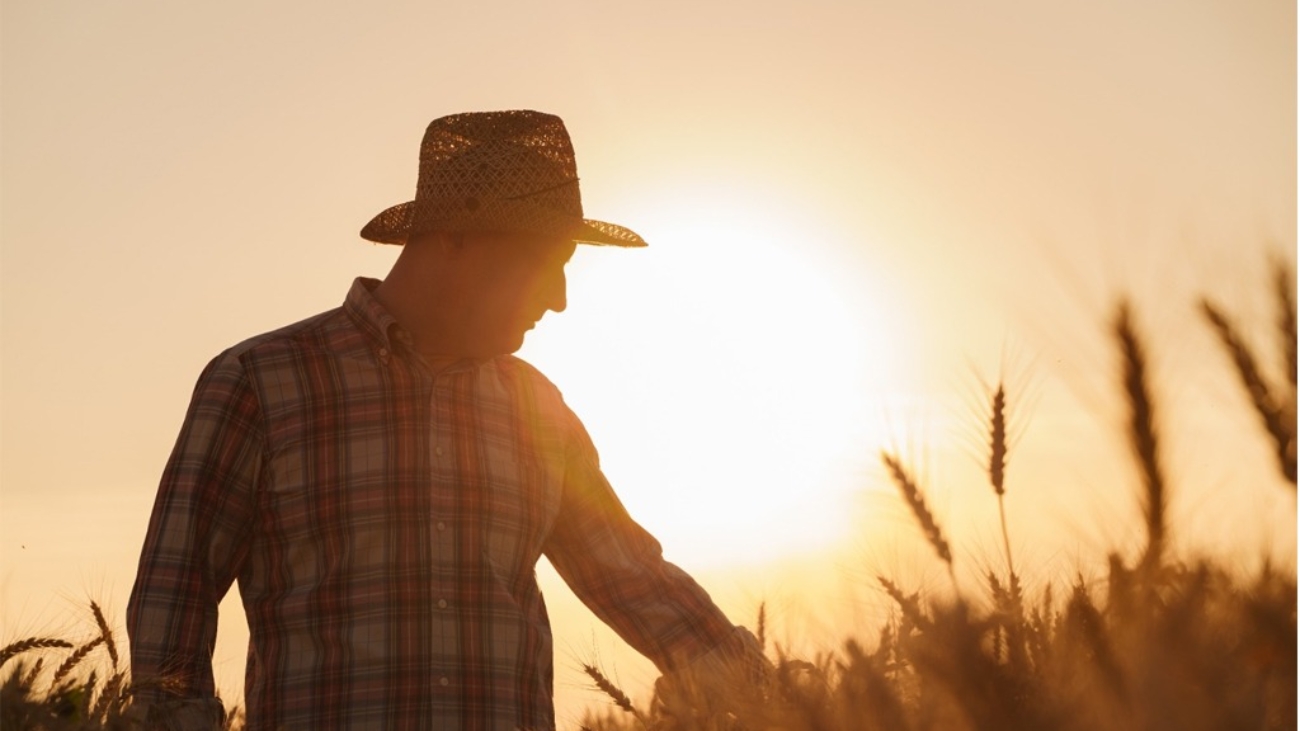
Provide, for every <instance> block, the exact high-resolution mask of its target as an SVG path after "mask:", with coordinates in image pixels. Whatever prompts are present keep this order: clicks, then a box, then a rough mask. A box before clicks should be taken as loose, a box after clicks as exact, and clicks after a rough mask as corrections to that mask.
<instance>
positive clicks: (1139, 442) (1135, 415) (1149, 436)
mask: <svg viewBox="0 0 1300 731" xmlns="http://www.w3.org/2000/svg"><path fill="white" fill-rule="evenodd" d="M1114 333H1115V339H1116V341H1117V343H1118V345H1119V348H1120V353H1121V358H1122V366H1121V368H1122V372H1123V376H1122V379H1123V384H1124V393H1125V395H1126V396H1127V397H1128V406H1129V419H1128V427H1129V428H1128V433H1129V439H1130V440H1131V441H1132V443H1133V450H1134V452H1135V453H1136V455H1137V461H1138V467H1139V469H1140V470H1141V472H1142V479H1143V484H1144V487H1145V490H1144V492H1143V495H1144V500H1143V503H1144V504H1143V507H1142V512H1143V516H1144V517H1145V518H1146V526H1147V548H1146V554H1145V556H1144V557H1143V563H1144V565H1146V566H1148V567H1149V568H1151V569H1154V568H1155V567H1157V566H1159V565H1160V562H1161V560H1162V558H1163V555H1164V549H1165V537H1166V518H1165V507H1166V499H1167V498H1166V493H1165V477H1164V470H1163V469H1162V468H1161V464H1160V454H1159V449H1158V446H1159V444H1158V440H1157V437H1156V419H1155V404H1154V402H1153V401H1152V399H1151V391H1150V389H1149V387H1148V384H1147V382H1148V380H1149V379H1148V376H1147V360H1146V354H1145V351H1144V349H1143V347H1142V342H1141V340H1140V339H1139V338H1138V335H1137V332H1136V331H1135V330H1134V328H1133V318H1132V313H1131V312H1130V310H1129V306H1128V303H1127V302H1121V303H1120V306H1119V310H1118V312H1117V314H1116V316H1115V322H1114Z"/></svg>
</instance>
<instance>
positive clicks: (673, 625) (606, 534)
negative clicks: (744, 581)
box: [545, 417, 752, 674]
mask: <svg viewBox="0 0 1300 731" xmlns="http://www.w3.org/2000/svg"><path fill="white" fill-rule="evenodd" d="M573 423H574V427H573V436H572V438H571V439H570V444H569V447H568V450H567V460H566V461H567V464H566V469H565V484H564V493H563V497H562V499H561V506H560V513H559V517H558V518H557V520H556V524H555V527H554V529H553V531H552V534H551V537H550V540H549V541H548V543H547V545H546V551H545V552H546V555H547V557H548V558H550V560H551V563H552V565H553V566H555V569H556V571H557V572H558V573H559V574H560V576H561V577H563V578H564V580H565V581H566V582H567V583H568V584H569V586H570V587H571V588H573V590H574V592H575V593H576V594H577V595H578V597H579V598H580V599H581V600H582V601H583V603H585V604H586V605H587V606H588V607H589V608H590V609H591V610H592V612H594V613H595V614H596V616H598V617H600V619H601V620H602V621H604V622H605V623H606V624H608V625H609V626H610V627H612V628H613V629H614V630H615V631H616V632H618V634H619V635H620V636H621V637H622V638H623V639H624V640H626V641H627V642H628V644H630V645H632V647H634V648H635V649H636V650H637V651H638V652H640V653H641V654H643V655H645V656H646V657H648V658H650V659H651V660H652V661H654V663H655V665H657V666H658V667H659V670H660V671H661V672H663V673H665V674H666V673H671V672H676V671H681V670H685V669H688V668H690V667H691V666H692V665H693V664H695V663H696V662H697V661H699V660H702V659H705V658H709V659H713V658H717V657H720V656H723V657H727V656H730V657H735V658H737V659H739V658H740V657H741V656H743V655H746V654H748V653H749V649H750V648H749V647H747V644H748V643H747V635H748V633H747V632H746V631H745V630H743V629H739V628H737V627H735V626H733V625H732V624H731V622H730V621H729V620H728V619H727V618H726V616H725V615H723V613H722V611H721V610H719V609H718V607H717V606H716V605H715V604H714V603H713V600H712V599H710V598H709V595H708V594H707V593H706V592H705V591H704V589H703V588H701V587H700V586H699V584H697V583H696V582H695V580H694V579H692V578H691V577H690V576H689V575H688V574H687V573H686V572H684V571H682V570H681V569H680V568H678V567H677V566H675V565H673V564H672V563H669V562H668V561H665V560H664V558H663V552H662V550H661V548H660V545H659V542H658V541H656V540H655V539H654V537H653V536H651V535H650V534H649V533H648V532H647V531H646V530H645V529H644V528H642V527H641V526H640V525H638V524H637V523H636V522H635V521H634V520H632V518H631V516H629V515H628V513H627V510H626V509H625V508H624V507H623V505H622V503H621V502H620V501H619V499H618V497H617V496H616V495H615V494H614V491H613V488H611V487H610V485H609V482H608V481H607V480H606V479H605V476H604V473H603V472H602V471H601V469H600V464H599V461H598V457H597V454H596V449H595V447H594V446H593V445H592V443H591V439H590V437H589V436H588V435H587V432H586V429H584V428H583V427H582V425H581V423H579V422H578V421H577V419H576V417H574V419H573ZM748 642H752V638H748Z"/></svg>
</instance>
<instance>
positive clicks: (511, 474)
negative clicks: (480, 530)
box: [482, 457, 563, 577]
mask: <svg viewBox="0 0 1300 731" xmlns="http://www.w3.org/2000/svg"><path fill="white" fill-rule="evenodd" d="M562 480H563V472H562V471H560V470H556V469H553V468H551V467H550V466H548V463H547V462H546V461H544V460H542V459H538V458H528V457H526V458H523V459H518V460H515V461H513V462H506V463H498V464H496V465H495V466H494V469H493V470H492V476H491V479H489V481H488V483H487V485H486V488H487V490H486V494H487V500H486V504H485V505H484V508H485V512H484V514H483V516H482V521H483V523H484V525H485V528H486V530H485V534H486V535H485V538H486V553H487V556H488V557H489V559H490V560H491V561H492V563H493V565H494V566H495V567H496V569H497V570H498V571H501V570H505V571H508V572H510V573H511V575H512V576H513V577H519V576H530V577H531V576H532V571H533V568H534V566H535V565H536V563H537V559H538V558H539V557H540V556H541V553H542V545H543V543H545V541H546V536H547V535H549V533H550V530H551V526H552V525H553V524H554V522H555V517H556V515H558V514H559V510H560V496H561V494H562V491H563V485H562Z"/></svg>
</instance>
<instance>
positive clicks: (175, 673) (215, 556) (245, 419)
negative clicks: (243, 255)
mask: <svg viewBox="0 0 1300 731" xmlns="http://www.w3.org/2000/svg"><path fill="white" fill-rule="evenodd" d="M261 424H262V418H261V411H260V409H259V407H258V403H257V398H256V395H255V394H254V393H253V390H252V388H251V387H250V385H249V382H248V379H247V377H246V375H245V374H244V371H243V368H242V367H241V365H240V363H239V361H238V359H237V358H236V357H235V356H234V355H232V354H230V353H226V354H223V355H221V356H218V357H217V358H216V359H215V360H213V361H212V362H211V363H210V364H209V365H208V367H207V368H206V369H204V371H203V374H202V375H201V376H200V377H199V381H198V385H197V386H196V387H195V390H194V395H193V398H192V400H191V402H190V408H189V412H188V413H187V414H186V417H185V424H184V426H183V427H182V428H181V432H180V436H179V437H178V439H177V441H176V446H175V448H174V449H173V450H172V454H171V458H170V459H169V460H168V462H167V467H166V469H165V470H164V472H163V477H162V481H161V484H160V485H159V488H158V496H157V499H156V501H155V503H154V508H153V514H152V516H151V517H150V520H149V530H148V533H147V534H146V537H145V541H144V548H143V550H142V551H141V555H140V566H139V571H138V573H137V575H136V581H135V587H134V589H133V590H132V592H131V600H130V604H129V606H128V609H127V630H128V633H129V635H130V641H131V672H132V676H133V679H134V682H135V683H137V684H138V686H139V689H138V691H137V693H136V702H137V704H140V705H141V706H142V708H150V707H152V708H153V710H154V712H155V714H156V713H157V712H158V711H171V712H173V713H180V714H182V715H187V716H188V715H190V714H194V713H198V714H199V715H202V716H215V720H216V721H217V723H218V724H219V723H220V719H221V712H222V709H221V704H220V702H219V701H217V700H216V698H215V692H214V685H213V679H212V648H213V645H214V643H215V641H216V635H217V605H218V604H219V603H220V601H221V599H222V597H223V596H225V594H226V591H227V590H228V589H229V588H230V584H231V583H232V582H233V581H234V579H235V576H236V574H237V573H238V571H239V568H240V566H241V564H242V563H243V561H244V558H245V556H246V555H247V551H248V542H249V537H250V534H251V528H252V521H253V513H254V509H253V507H254V501H255V489H256V486H257V484H258V479H259V475H260V472H261V468H262V460H263V444H264V437H263V433H262V426H261Z"/></svg>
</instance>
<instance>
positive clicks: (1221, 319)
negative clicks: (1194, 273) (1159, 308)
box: [1201, 299, 1296, 487]
mask: <svg viewBox="0 0 1300 731" xmlns="http://www.w3.org/2000/svg"><path fill="white" fill-rule="evenodd" d="M1201 312H1202V314H1204V315H1205V319H1206V320H1208V321H1209V323H1210V325H1211V326H1212V327H1213V328H1214V331H1215V333H1216V334H1218V336H1219V341H1220V342H1222V343H1223V347H1224V349H1225V350H1227V351H1228V355H1229V356H1230V357H1231V358H1232V363H1233V365H1234V366H1236V368H1237V376H1238V378H1239V379H1240V380H1241V385H1242V386H1243V387H1244V388H1245V389H1246V394H1247V395H1248V396H1250V401H1251V404H1252V405H1253V406H1254V407H1255V413H1257V414H1258V415H1259V418H1260V420H1261V421H1262V422H1263V423H1264V430H1265V431H1267V432H1268V435H1269V436H1270V437H1271V438H1272V440H1273V445H1274V447H1275V449H1276V454H1277V457H1278V462H1279V463H1280V465H1281V468H1282V474H1283V476H1285V477H1286V478H1287V480H1289V481H1290V482H1291V485H1292V487H1294V486H1295V484H1296V451H1295V446H1296V445H1295V439H1296V435H1295V422H1294V420H1293V419H1288V417H1287V415H1286V414H1285V413H1284V412H1285V409H1283V408H1282V407H1281V406H1280V405H1279V404H1278V401H1277V399H1276V397H1274V395H1273V393H1272V391H1271V390H1270V389H1269V387H1268V384H1267V383H1266V382H1265V381H1264V376H1263V374H1261V373H1260V370H1259V366H1258V364H1257V362H1256V359H1255V354H1254V353H1253V352H1252V351H1251V349H1250V346H1248V345H1247V344H1246V342H1245V340H1244V339H1243V338H1242V337H1241V335H1240V334H1239V332H1238V330H1237V327H1236V326H1235V325H1234V324H1233V323H1232V321H1231V320H1229V319H1228V317H1227V316H1226V315H1225V314H1224V313H1223V311H1222V310H1220V309H1219V308H1218V307H1217V306H1215V304H1214V303H1213V302H1211V301H1209V300H1208V299H1202V300H1201Z"/></svg>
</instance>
